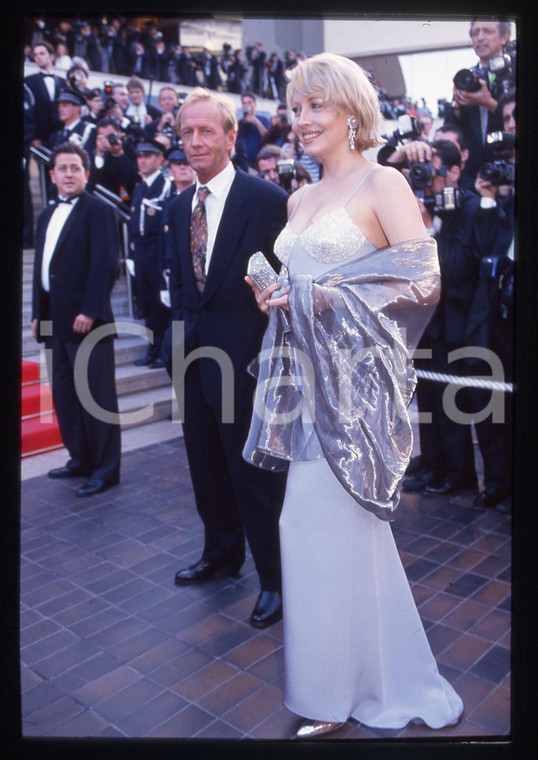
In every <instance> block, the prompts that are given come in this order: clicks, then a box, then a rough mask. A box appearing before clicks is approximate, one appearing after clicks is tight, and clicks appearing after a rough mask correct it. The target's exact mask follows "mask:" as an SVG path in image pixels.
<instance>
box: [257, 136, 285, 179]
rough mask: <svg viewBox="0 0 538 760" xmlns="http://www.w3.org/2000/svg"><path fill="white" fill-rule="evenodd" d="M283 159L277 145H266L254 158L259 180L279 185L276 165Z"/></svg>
mask: <svg viewBox="0 0 538 760" xmlns="http://www.w3.org/2000/svg"><path fill="white" fill-rule="evenodd" d="M282 158H283V153H282V149H281V148H279V147H278V145H266V146H265V147H263V148H262V149H261V150H260V152H259V153H258V155H257V156H256V170H257V172H258V177H260V179H265V180H267V181H268V182H274V183H275V185H280V176H279V173H278V169H277V163H278V162H279V161H280V160H281V159H282Z"/></svg>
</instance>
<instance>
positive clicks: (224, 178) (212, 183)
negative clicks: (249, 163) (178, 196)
mask: <svg viewBox="0 0 538 760" xmlns="http://www.w3.org/2000/svg"><path fill="white" fill-rule="evenodd" d="M234 177H235V168H234V165H233V164H232V162H231V161H228V163H227V164H226V166H225V167H224V169H223V170H222V171H221V172H219V174H216V175H215V176H214V177H213V178H212V179H210V180H209V182H206V183H205V185H202V183H201V182H200V180H199V179H198V177H197V178H196V188H195V191H194V195H195V196H196V195H197V194H198V189H199V188H200V187H207V188H208V190H209V192H210V193H211V194H212V195H214V196H215V197H216V198H220V196H221V195H222V193H224V192H225V191H226V190H227V189H228V187H229V186H230V185H231V184H232V182H233V179H234Z"/></svg>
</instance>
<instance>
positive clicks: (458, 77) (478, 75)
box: [452, 66, 487, 92]
mask: <svg viewBox="0 0 538 760" xmlns="http://www.w3.org/2000/svg"><path fill="white" fill-rule="evenodd" d="M486 77H487V71H486V69H483V68H479V67H478V66H475V67H473V68H472V69H460V70H459V71H457V72H456V73H455V74H454V77H453V79H452V81H453V82H454V87H455V88H456V89H457V90H463V92H478V90H479V89H480V88H481V87H482V81H483V80H485V79H486Z"/></svg>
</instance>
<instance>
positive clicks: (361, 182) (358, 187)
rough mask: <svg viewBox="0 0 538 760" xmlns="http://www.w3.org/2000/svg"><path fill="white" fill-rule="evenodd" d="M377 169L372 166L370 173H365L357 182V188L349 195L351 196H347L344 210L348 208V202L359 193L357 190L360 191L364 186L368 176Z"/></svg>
mask: <svg viewBox="0 0 538 760" xmlns="http://www.w3.org/2000/svg"><path fill="white" fill-rule="evenodd" d="M377 169H379V166H372V168H371V169H370V171H369V172H367V173H366V174H365V176H364V177H363V178H362V180H361V181H360V182H359V184H358V186H357V187H356V188H355V189H354V190H353V192H352V193H351V195H350V196H349V198H348V199H347V201H346V202H345V203H344V208H347V206H348V204H349V203H350V201H351V200H352V199H353V198H354V197H355V195H356V194H357V193H358V192H359V190H360V189H361V187H362V186H363V185H364V183H365V182H366V180H367V179H368V177H369V176H370V174H371V173H372V172H375V171H377Z"/></svg>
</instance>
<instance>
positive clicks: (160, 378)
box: [25, 337, 172, 396]
mask: <svg viewBox="0 0 538 760" xmlns="http://www.w3.org/2000/svg"><path fill="white" fill-rule="evenodd" d="M34 346H35V341H34ZM147 347H148V343H147V342H146V341H145V340H143V339H141V338H136V337H129V338H118V339H117V340H115V341H114V356H115V360H116V361H115V363H116V373H115V374H116V391H117V394H118V396H124V395H127V394H132V393H138V392H142V391H151V390H153V389H155V388H162V387H166V388H168V387H171V385H172V383H171V380H170V378H169V376H168V373H167V372H166V370H165V369H164V367H163V368H160V369H148V367H135V365H134V362H135V361H136V359H140V358H141V357H142V356H145V354H146V351H147ZM25 358H26V361H28V360H31V361H34V362H35V363H37V365H38V366H41V371H42V375H41V376H40V378H39V379H40V381H41V382H48V377H47V371H46V366H45V364H44V359H43V365H40V361H41V354H40V352H39V351H38V352H37V353H36V351H35V349H34V351H32V353H31V354H28V355H27V356H26V357H25Z"/></svg>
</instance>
